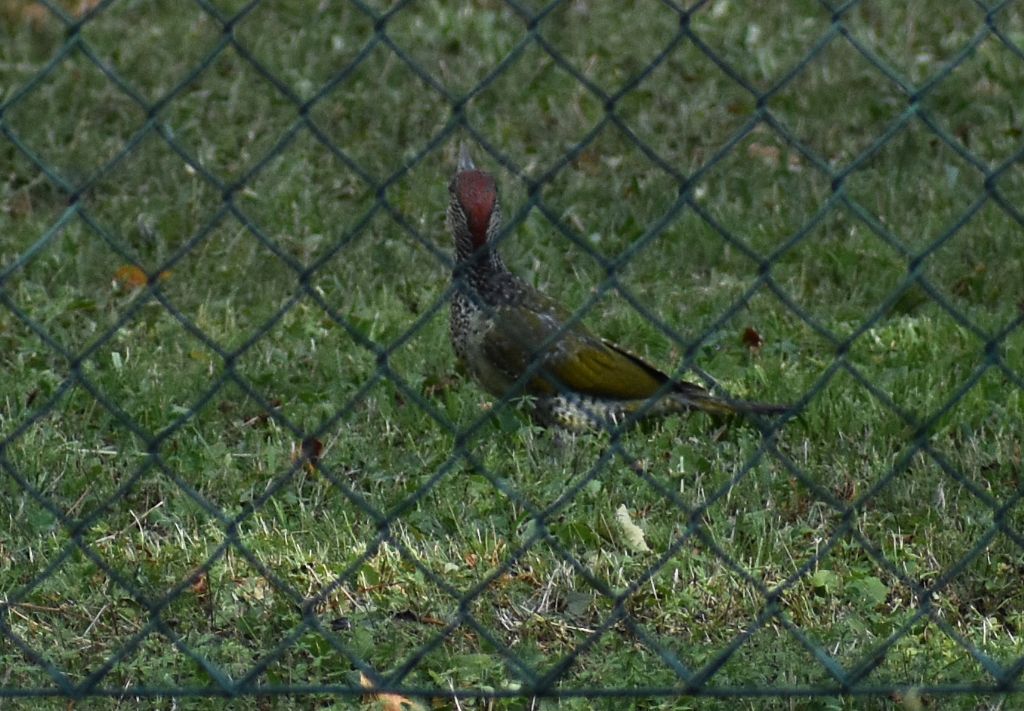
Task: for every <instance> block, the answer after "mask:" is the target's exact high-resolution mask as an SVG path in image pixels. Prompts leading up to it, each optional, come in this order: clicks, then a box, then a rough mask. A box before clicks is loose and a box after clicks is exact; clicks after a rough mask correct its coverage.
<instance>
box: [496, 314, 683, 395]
mask: <svg viewBox="0 0 1024 711" xmlns="http://www.w3.org/2000/svg"><path fill="white" fill-rule="evenodd" d="M531 296H533V297H534V298H535V300H537V297H539V303H537V302H535V303H533V304H531V306H534V307H538V306H539V307H541V308H528V307H527V306H526V305H516V306H506V307H500V308H498V309H496V311H495V313H494V315H493V318H494V325H493V327H492V328H491V329H489V331H488V333H487V335H486V336H485V338H484V342H483V348H484V353H485V355H486V357H487V358H488V360H489V361H490V362H491V363H492V364H493V365H495V366H496V367H498V368H500V369H501V370H502V371H503V372H505V373H506V374H507V375H508V377H509V379H510V380H511V381H515V380H517V379H518V378H519V376H520V375H522V373H523V372H525V371H526V369H527V368H529V367H530V364H531V363H533V361H534V360H535V359H536V358H537V357H540V358H541V361H542V363H543V365H542V366H541V367H540V368H539V369H538V370H537V371H536V374H535V375H534V376H533V377H532V378H530V380H529V381H528V382H527V383H526V385H525V388H524V390H525V392H526V393H528V394H530V395H539V396H543V395H554V394H557V393H559V392H561V391H563V390H567V391H572V392H574V393H577V394H579V395H588V396H592V397H597V398H608V399H612V400H642V399H645V398H648V397H650V396H651V395H653V394H654V393H656V392H657V391H658V390H659V388H661V387H662V385H664V383H665V382H666V381H667V380H668V376H666V375H665V374H664V373H662V372H661V371H659V370H657V369H656V368H653V367H651V366H650V365H648V364H647V363H644V362H643V361H642V360H640V359H639V358H638V357H636V356H634V355H632V354H630V353H627V352H626V351H623V350H621V349H619V348H617V347H614V346H612V345H611V344H609V343H607V342H605V341H603V340H601V339H599V338H596V337H595V336H593V335H592V334H591V333H590V332H589V331H588V330H587V329H586V328H584V327H583V326H581V325H578V324H577V325H574V326H572V327H571V328H569V329H568V330H566V331H565V332H564V333H562V335H561V336H558V337H557V340H554V341H552V342H551V343H549V344H548V345H547V347H546V348H545V349H544V350H543V353H537V352H536V351H535V350H534V349H535V348H537V347H539V346H541V344H545V343H547V342H548V341H549V339H552V337H554V336H555V335H556V334H558V333H559V332H560V330H561V329H562V328H563V326H564V324H565V322H566V320H567V316H566V315H565V313H564V311H563V309H561V308H560V307H558V306H557V305H556V304H553V303H547V302H549V300H548V299H547V298H545V297H541V296H540V295H539V294H534V295H531Z"/></svg>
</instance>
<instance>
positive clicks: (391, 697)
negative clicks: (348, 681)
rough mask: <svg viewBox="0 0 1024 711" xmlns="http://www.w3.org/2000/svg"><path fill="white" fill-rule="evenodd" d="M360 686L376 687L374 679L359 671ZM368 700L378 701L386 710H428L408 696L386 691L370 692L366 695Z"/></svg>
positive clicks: (365, 687) (366, 687) (368, 688)
mask: <svg viewBox="0 0 1024 711" xmlns="http://www.w3.org/2000/svg"><path fill="white" fill-rule="evenodd" d="M359 686H361V687H363V688H364V689H367V690H372V689H374V688H376V685H375V684H374V683H373V680H372V679H370V678H369V677H368V676H366V674H364V673H363V672H359ZM364 698H365V699H366V700H367V701H378V702H380V707H381V708H382V709H384V711H405V709H414V711H426V708H427V707H426V706H424V705H423V704H421V703H419V702H418V701H414V700H412V699H409V698H406V697H405V696H399V695H398V694H386V693H373V692H371V693H368V694H366V696H365V697H364Z"/></svg>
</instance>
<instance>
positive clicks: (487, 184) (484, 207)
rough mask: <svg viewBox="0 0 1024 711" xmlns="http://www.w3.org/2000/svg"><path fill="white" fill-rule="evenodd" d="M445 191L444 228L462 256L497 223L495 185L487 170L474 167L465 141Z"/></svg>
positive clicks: (490, 233) (488, 235) (481, 242)
mask: <svg viewBox="0 0 1024 711" xmlns="http://www.w3.org/2000/svg"><path fill="white" fill-rule="evenodd" d="M448 192H449V194H450V195H451V200H450V201H449V203H448V229H449V230H451V233H452V236H453V237H454V238H455V249H456V252H457V254H458V256H459V257H460V258H463V259H465V258H467V257H469V256H470V255H471V254H472V253H473V252H475V251H476V250H478V249H480V248H481V247H483V246H484V245H486V244H487V242H488V240H489V239H490V238H491V237H492V236H493V235H494V234H495V233H496V232H497V231H498V228H499V227H500V225H501V206H500V204H499V202H498V186H497V184H496V183H495V182H494V178H493V177H492V176H491V175H490V173H485V172H484V171H482V170H477V169H476V166H475V165H474V164H473V159H472V158H471V157H470V155H469V150H468V149H467V147H466V146H465V144H463V146H462V149H461V151H460V154H459V169H458V170H457V171H456V173H455V177H453V178H452V180H451V182H450V183H449V184H448Z"/></svg>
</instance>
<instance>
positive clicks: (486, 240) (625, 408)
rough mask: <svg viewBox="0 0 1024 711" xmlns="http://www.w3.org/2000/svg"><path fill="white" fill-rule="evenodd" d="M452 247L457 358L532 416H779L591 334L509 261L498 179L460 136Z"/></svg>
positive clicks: (594, 419)
mask: <svg viewBox="0 0 1024 711" xmlns="http://www.w3.org/2000/svg"><path fill="white" fill-rule="evenodd" d="M448 192H449V197H450V200H449V203H448V209H447V213H446V222H447V227H448V230H449V231H450V232H451V235H452V239H453V241H454V246H455V259H454V262H453V269H452V279H453V286H454V288H453V292H452V298H451V305H450V312H449V337H450V340H451V345H452V348H453V350H454V351H455V355H456V357H457V359H458V360H459V361H460V362H461V364H462V365H463V366H464V368H465V370H466V371H468V373H469V374H470V376H472V378H473V379H474V380H476V382H477V383H478V384H479V385H480V386H482V387H483V389H484V390H486V391H487V392H489V393H490V394H491V395H494V396H496V397H499V398H500V397H504V396H506V395H508V394H510V393H513V392H514V394H515V395H526V396H529V397H530V398H532V400H533V402H534V408H533V413H532V414H533V416H534V420H535V421H536V422H537V423H538V424H540V425H542V426H545V427H555V428H558V429H560V430H567V431H570V432H582V431H587V430H595V429H605V430H609V429H611V428H614V427H616V426H618V425H620V424H622V423H625V422H634V421H638V420H641V419H646V418H650V417H656V416H662V415H669V414H674V413H685V412H689V411H694V410H698V411H703V412H707V413H710V414H712V415H717V416H725V415H735V414H742V415H752V414H753V415H765V416H770V415H780V414H783V413H785V412H787V411H788V410H789V408H788V407H787V406H784V405H772V404H767V403H759V402H750V401H744V400H727V399H723V398H719V397H715V396H713V395H712V394H711V393H709V392H708V391H707V390H706V389H705V388H703V387H701V386H700V385H696V384H694V383H690V382H685V381H682V380H673V379H672V378H670V377H669V376H668V375H667V374H666V373H664V372H662V371H661V370H659V369H658V368H656V367H654V366H653V365H651V364H650V363H648V362H647V361H645V360H644V359H642V358H641V357H639V356H637V355H635V354H633V353H632V352H630V351H629V350H627V349H625V348H623V347H622V346H619V345H618V344H616V343H613V342H611V341H609V340H606V339H603V338H600V337H598V336H596V335H594V334H593V333H592V332H591V331H590V330H589V329H587V328H586V326H584V325H582V324H580V323H578V321H577V322H574V321H573V320H572V312H571V311H569V310H568V309H567V308H565V307H564V306H563V305H561V304H560V303H559V302H558V301H556V300H555V299H553V298H552V297H550V296H548V295H547V294H545V293H543V292H541V291H540V290H538V289H536V288H534V287H533V286H531V285H530V284H528V283H527V282H526V281H524V280H523V279H522V278H520V277H519V276H517V275H516V274H514V273H513V272H512V271H510V270H509V269H508V267H507V266H506V265H505V262H504V260H503V259H502V256H501V253H500V252H499V251H498V249H497V247H496V246H495V245H494V243H493V240H494V238H495V236H496V235H497V234H498V232H499V230H500V229H501V203H500V200H499V197H498V186H497V183H496V181H495V179H494V177H493V176H492V175H491V174H490V173H487V172H485V171H482V170H478V169H477V168H476V166H475V164H474V162H473V159H472V157H471V155H470V151H469V148H468V146H467V145H466V144H463V145H462V146H461V149H460V153H459V159H458V166H457V170H456V172H455V175H454V177H453V178H452V179H451V181H450V182H449V184H448Z"/></svg>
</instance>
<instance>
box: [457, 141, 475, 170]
mask: <svg viewBox="0 0 1024 711" xmlns="http://www.w3.org/2000/svg"><path fill="white" fill-rule="evenodd" d="M467 170H476V164H474V163H473V156H471V155H470V154H469V144H468V143H466V142H465V141H463V142H462V143H461V144H460V145H459V171H458V172H460V173H462V172H464V171H467Z"/></svg>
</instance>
